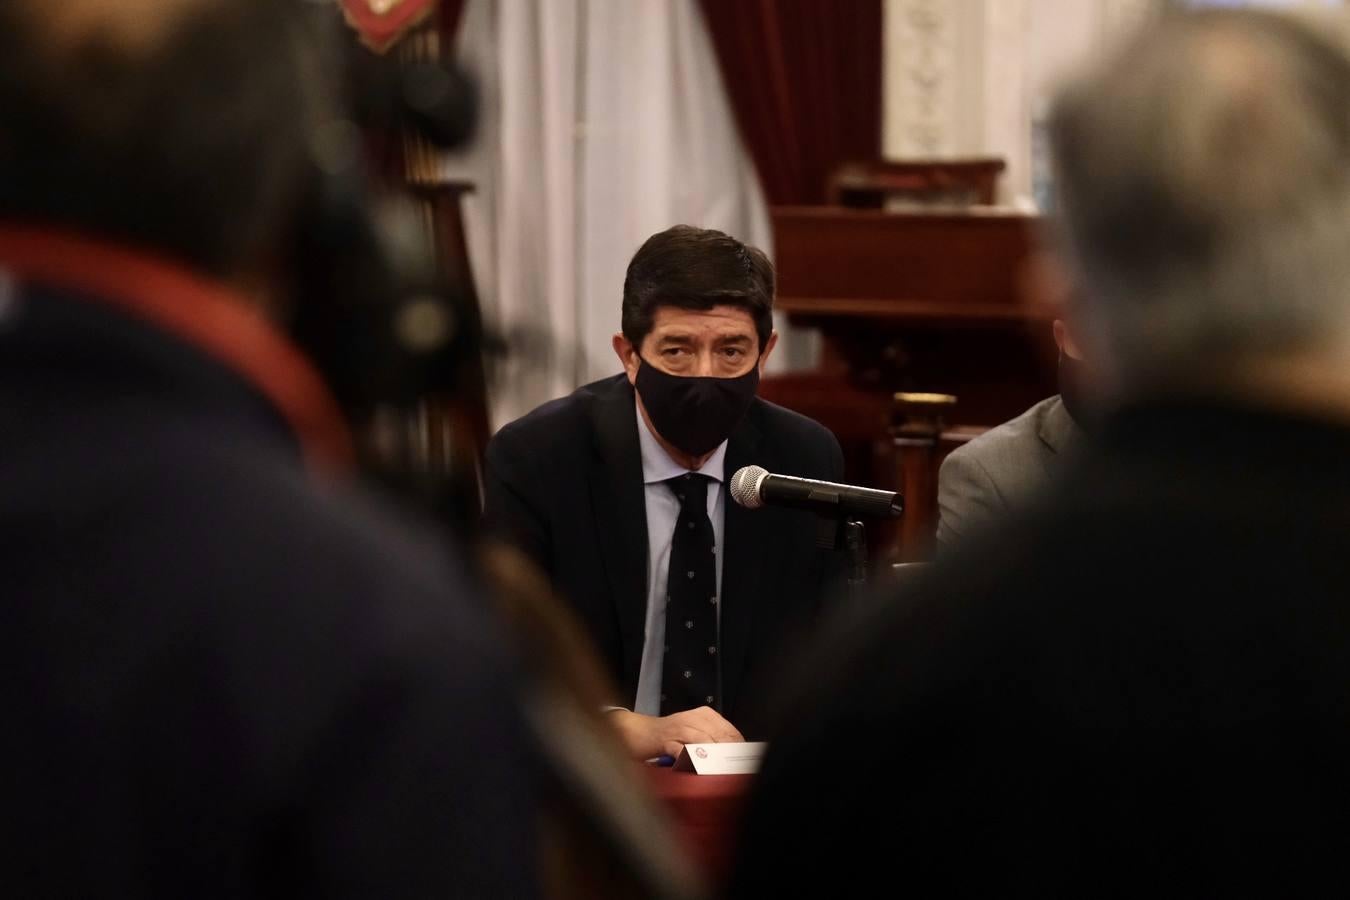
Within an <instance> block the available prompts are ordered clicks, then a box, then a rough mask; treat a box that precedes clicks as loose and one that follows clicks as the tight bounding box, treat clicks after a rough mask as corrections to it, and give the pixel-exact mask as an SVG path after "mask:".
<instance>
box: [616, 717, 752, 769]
mask: <svg viewBox="0 0 1350 900" xmlns="http://www.w3.org/2000/svg"><path fill="white" fill-rule="evenodd" d="M608 715H609V720H610V722H612V723H613V724H614V727H615V728H617V729H619V736H620V737H622V738H623V742H624V745H625V746H626V747H628V753H629V755H631V756H632V757H633V758H634V759H651V758H652V757H654V756H660V755H662V754H663V753H664V754H665V755H667V756H679V755H680V750H681V749H683V748H684V745H685V744H720V743H734V742H737V741H743V740H745V738H743V737H741V733H740V732H739V731H737V730H736V726H734V725H732V724H731V723H730V722H728V721H727V720H726V719H724V718H722V717H721V715H719V714H718V713H717V711H716V710H714V709H713V708H712V707H710V706H700V707H699V708H698V709H691V710H686V711H685V712H681V713H675V714H673V715H669V716H644V715H641V714H639V713H635V712H629V711H628V710H626V709H616V710H612V711H611V712H609V713H608Z"/></svg>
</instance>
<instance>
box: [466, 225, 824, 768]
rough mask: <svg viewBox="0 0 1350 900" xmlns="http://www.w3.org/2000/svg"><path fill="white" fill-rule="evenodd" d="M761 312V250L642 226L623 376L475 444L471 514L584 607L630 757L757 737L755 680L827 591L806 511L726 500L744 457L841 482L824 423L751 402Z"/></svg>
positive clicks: (764, 265) (766, 333) (764, 301)
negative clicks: (648, 231)
mask: <svg viewBox="0 0 1350 900" xmlns="http://www.w3.org/2000/svg"><path fill="white" fill-rule="evenodd" d="M772 315H773V269H772V266H771V265H770V263H769V261H768V259H767V258H766V257H765V256H764V254H763V253H761V252H760V251H758V250H755V249H752V248H749V247H746V246H745V245H744V244H742V243H741V242H739V241H737V240H735V239H734V238H731V237H728V236H727V235H725V234H722V233H721V232H717V231H710V230H704V229H697V228H691V227H688V226H676V227H674V228H671V229H669V230H667V231H664V232H661V233H660V234H657V235H654V236H652V237H651V238H650V239H649V240H648V241H647V242H646V243H645V244H643V246H642V248H641V249H639V250H638V252H637V254H636V255H635V256H634V257H633V260H632V262H631V264H630V265H629V267H628V273H627V277H626V278H625V280H624V295H623V310H622V319H623V330H622V333H620V334H616V335H615V336H614V350H615V353H616V354H617V355H618V357H619V360H620V362H621V363H622V364H623V367H624V372H623V374H620V375H616V376H614V377H612V378H607V379H604V380H603V381H598V382H595V383H594V384H589V385H586V386H585V387H582V388H580V389H578V390H577V391H576V392H575V393H573V394H572V395H570V396H568V397H564V398H562V399H560V400H555V401H553V402H551V403H547V404H545V405H544V406H542V407H540V408H539V409H537V410H535V411H534V412H532V413H530V414H529V415H528V416H526V417H524V418H523V419H520V420H519V421H516V422H513V423H511V424H510V425H507V426H506V427H505V428H503V429H502V430H501V431H500V432H499V433H498V434H497V435H496V436H495V437H494V438H493V440H492V442H491V444H490V445H489V447H488V455H487V517H488V519H489V521H490V522H491V523H492V525H493V527H494V528H496V529H497V530H498V531H499V532H501V533H502V534H504V535H505V536H507V537H508V538H509V539H510V540H511V541H513V542H514V543H516V544H517V545H518V546H520V547H521V548H522V549H524V550H525V551H526V552H527V553H528V554H529V555H530V556H531V557H533V558H534V559H535V560H536V561H537V562H538V563H539V564H540V565H541V566H542V567H543V568H544V570H545V571H546V572H548V574H549V575H550V577H551V578H552V581H553V584H554V585H555V587H556V588H557V589H558V590H559V591H560V592H561V594H562V595H563V596H564V597H566V598H567V599H568V600H569V601H570V603H571V604H572V606H573V607H574V609H575V610H576V612H577V614H578V615H579V616H580V618H581V620H582V622H583V623H584V624H585V626H586V629H587V630H588V631H589V633H590V635H591V638H592V639H593V640H594V642H595V645H596V646H597V648H598V649H599V652H600V654H601V655H602V657H603V658H604V660H605V662H606V663H607V665H608V668H609V671H610V673H611V674H612V676H613V678H614V679H615V682H616V683H617V684H618V685H619V687H620V690H621V691H622V701H621V702H622V703H623V705H624V708H623V709H618V710H614V711H612V712H611V716H612V718H613V720H614V723H615V725H616V727H618V728H619V730H620V732H621V733H622V734H623V736H624V738H625V740H626V741H627V743H628V746H629V748H630V750H631V751H632V752H633V753H634V755H636V756H638V757H649V756H655V755H657V754H660V753H663V752H666V753H672V754H673V753H677V752H678V751H679V748H680V746H681V744H684V743H694V742H707V741H724V740H740V739H741V737H742V735H741V726H744V727H746V728H750V730H752V731H753V723H754V722H755V715H756V713H757V711H758V709H759V707H760V706H761V705H762V703H763V700H764V698H763V697H762V696H756V694H755V693H754V684H755V682H756V681H757V680H758V679H763V678H764V677H765V674H766V672H767V671H768V670H769V669H770V668H772V667H773V665H774V663H775V657H774V649H775V647H776V646H777V644H778V642H779V640H780V639H781V638H782V637H783V636H784V634H785V633H786V632H787V630H788V629H789V628H790V627H791V626H792V625H794V624H797V623H799V622H803V621H804V620H806V619H808V618H809V617H810V616H812V615H813V614H814V613H815V612H816V610H817V608H818V606H819V604H820V602H821V600H822V597H823V595H824V594H825V592H826V590H827V582H828V580H829V573H830V571H831V569H832V560H831V558H830V555H829V553H828V551H821V550H818V549H817V548H816V539H817V534H818V525H817V522H816V521H815V519H814V518H813V517H812V516H811V515H810V514H806V513H801V512H795V511H786V510H778V509H759V510H753V511H752V510H748V509H744V508H742V507H740V506H738V505H737V504H735V503H734V502H732V501H731V500H730V498H729V497H728V496H727V487H726V486H727V482H728V481H729V480H730V478H731V476H732V475H733V474H734V473H735V472H736V471H737V470H738V469H739V468H741V467H742V466H747V465H760V466H763V467H764V468H766V469H768V470H769V471H771V472H779V473H784V474H790V475H798V476H803V477H807V478H818V479H827V480H832V481H838V480H839V478H840V476H841V475H842V470H843V459H842V454H841V452H840V449H839V444H838V442H837V441H836V440H835V439H834V436H833V435H832V434H830V432H829V431H827V430H826V429H825V428H823V427H822V426H821V425H819V424H817V423H816V422H813V421H811V420H809V419H806V418H804V417H802V416H799V415H797V414H795V413H792V412H789V411H788V410H785V409H782V408H780V407H778V406H774V405H773V404H771V403H767V402H765V401H763V400H760V399H758V398H757V397H755V390H756V387H757V385H758V382H759V377H760V373H761V372H762V371H763V368H764V364H765V362H766V361H767V360H768V358H769V354H770V353H771V352H772V351H773V347H774V343H775V342H776V340H777V335H776V334H774V333H773V319H772ZM733 723H735V724H733Z"/></svg>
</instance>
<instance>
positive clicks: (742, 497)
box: [731, 466, 769, 509]
mask: <svg viewBox="0 0 1350 900" xmlns="http://www.w3.org/2000/svg"><path fill="white" fill-rule="evenodd" d="M767 477H769V472H768V470H767V469H763V468H761V467H759V466H745V467H744V468H741V469H737V470H736V474H735V475H732V476H731V499H733V500H735V501H736V502H737V503H739V504H740V505H741V506H744V507H745V508H746V509H759V508H760V507H761V506H763V505H764V500H763V499H762V498H761V497H760V496H759V486H760V485H761V484H762V483H763V482H764V479H765V478H767Z"/></svg>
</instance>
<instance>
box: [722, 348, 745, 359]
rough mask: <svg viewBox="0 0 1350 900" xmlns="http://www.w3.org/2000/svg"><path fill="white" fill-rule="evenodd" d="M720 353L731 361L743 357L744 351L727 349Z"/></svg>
mask: <svg viewBox="0 0 1350 900" xmlns="http://www.w3.org/2000/svg"><path fill="white" fill-rule="evenodd" d="M722 353H724V354H725V355H727V356H729V357H731V358H732V359H740V358H741V357H742V356H744V355H745V351H744V350H742V349H741V348H740V347H728V348H726V349H725V350H723V351H722Z"/></svg>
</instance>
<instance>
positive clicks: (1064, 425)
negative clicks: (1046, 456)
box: [1039, 397, 1078, 453]
mask: <svg viewBox="0 0 1350 900" xmlns="http://www.w3.org/2000/svg"><path fill="white" fill-rule="evenodd" d="M1077 430H1078V426H1077V424H1075V423H1074V421H1073V417H1072V416H1070V415H1069V410H1068V409H1067V408H1065V406H1064V401H1063V400H1061V399H1059V398H1058V397H1056V398H1055V402H1054V403H1052V404H1050V408H1049V409H1047V410H1046V411H1045V415H1043V416H1041V422H1040V428H1039V433H1040V438H1041V441H1042V442H1043V443H1044V444H1045V446H1047V447H1049V448H1050V449H1051V450H1052V451H1053V452H1055V453H1060V452H1061V451H1063V450H1064V449H1065V448H1066V447H1067V446H1068V445H1069V444H1070V442H1072V441H1073V439H1074V432H1076V431H1077Z"/></svg>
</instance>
